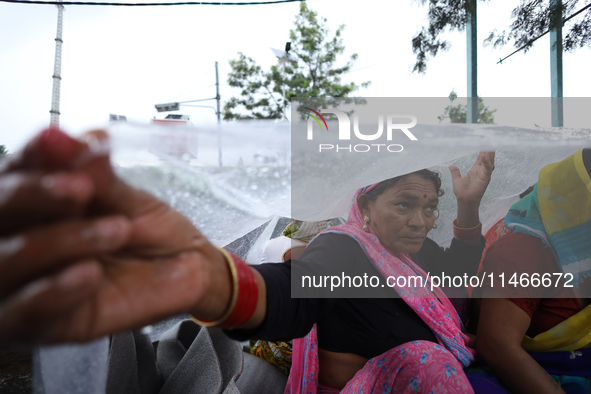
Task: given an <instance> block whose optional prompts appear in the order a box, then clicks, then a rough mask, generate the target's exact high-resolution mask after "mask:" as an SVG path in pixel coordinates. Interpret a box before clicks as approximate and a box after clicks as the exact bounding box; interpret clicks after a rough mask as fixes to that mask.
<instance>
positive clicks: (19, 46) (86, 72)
mask: <svg viewBox="0 0 591 394" xmlns="http://www.w3.org/2000/svg"><path fill="white" fill-rule="evenodd" d="M516 3H517V1H493V2H489V3H486V4H480V3H479V9H478V24H479V25H478V34H479V37H478V41H479V53H478V62H479V70H478V73H479V74H478V84H479V87H478V92H479V95H480V96H481V97H548V96H549V95H550V63H549V56H550V54H549V48H550V40H549V37H548V36H546V37H543V38H542V39H540V40H538V41H537V42H536V43H535V45H534V48H533V49H532V50H530V51H529V52H528V53H525V54H524V53H519V54H517V55H514V56H512V57H511V58H510V59H508V60H507V61H505V62H504V64H502V65H498V64H496V61H497V60H498V59H499V58H501V57H504V56H505V55H507V54H509V53H510V52H512V51H513V48H511V47H505V48H502V49H492V48H490V47H486V48H485V47H483V46H482V41H483V39H484V38H485V37H486V36H487V35H488V33H489V32H490V31H491V30H492V29H495V28H496V29H498V30H503V29H506V28H507V27H508V25H509V23H510V11H511V9H512V8H513V6H514V5H515V4H516ZM308 6H309V7H310V8H312V9H314V10H317V11H318V12H319V14H320V15H321V16H323V17H326V18H327V19H328V24H329V26H330V27H331V28H332V30H333V31H334V30H335V29H336V28H337V26H338V25H340V24H345V25H346V28H345V30H344V34H343V38H344V43H345V46H346V56H347V57H348V55H350V54H352V53H357V54H358V55H359V58H358V61H357V62H356V64H355V66H354V70H353V71H352V72H350V73H349V74H348V75H346V76H345V80H346V81H355V82H359V83H360V82H364V81H371V82H372V84H371V86H370V87H369V88H367V89H362V90H360V91H358V92H356V95H359V96H376V97H389V96H396V97H406V96H412V97H422V96H425V97H446V96H447V95H448V94H449V92H450V91H451V90H452V89H455V90H456V92H457V93H458V94H459V96H465V95H466V43H465V41H466V39H465V35H464V33H457V32H456V33H451V34H447V35H446V37H447V38H448V39H449V40H450V41H451V43H452V48H451V49H450V50H449V51H447V52H442V53H440V54H439V55H438V56H437V57H436V58H435V59H432V60H430V61H429V63H428V69H427V73H426V75H416V74H411V69H412V65H413V62H414V56H413V54H412V49H411V38H412V36H413V35H414V34H415V33H416V32H417V31H418V30H419V29H420V26H421V25H423V24H425V23H426V7H423V6H421V5H419V4H417V3H416V2H413V1H410V0H408V1H402V0H396V1H387V2H386V1H377V0H369V1H365V2H359V1H348V0H340V1H337V0H309V1H308ZM298 9H299V3H286V4H277V5H257V6H197V5H194V6H175V7H98V6H67V7H66V9H65V13H64V27H63V41H64V44H63V62H62V84H61V105H60V111H61V117H60V124H61V125H62V127H64V128H65V129H66V130H67V131H70V132H72V133H78V132H82V131H84V130H86V129H88V128H90V127H95V126H100V125H104V124H105V123H106V122H107V121H108V116H109V114H110V113H114V114H122V115H126V116H127V117H128V119H129V120H132V121H136V122H141V123H146V124H147V123H148V122H149V120H150V119H151V118H153V117H154V116H159V117H162V116H163V115H162V114H158V113H157V112H156V111H155V109H154V104H156V103H163V102H170V101H181V100H194V99H201V98H209V97H214V96H215V86H214V83H215V72H214V63H215V62H216V61H218V62H219V72H220V93H221V97H222V100H223V101H225V100H228V99H229V98H230V97H231V96H232V95H237V92H236V91H234V90H233V89H232V88H230V87H229V86H228V85H227V83H226V79H227V74H228V72H229V65H228V60H229V59H233V58H236V56H237V52H239V51H241V52H243V53H244V54H245V55H247V56H250V57H252V58H254V59H255V60H256V61H257V62H259V64H260V65H261V66H263V68H265V69H268V67H269V66H270V65H272V64H274V63H275V62H276V59H275V57H274V55H273V53H272V52H271V50H270V49H269V48H270V47H274V48H279V49H283V48H284V46H285V42H286V41H288V40H289V29H290V28H292V27H293V21H294V19H295V15H296V14H297V12H298ZM56 26H57V8H56V7H55V6H52V5H32V4H7V3H0V115H1V119H2V127H1V128H0V144H4V145H6V146H7V147H8V149H9V150H10V151H13V150H15V149H17V148H18V147H19V146H21V145H22V144H23V142H24V141H26V139H27V138H29V137H30V136H31V135H32V134H34V133H36V132H38V131H39V130H40V129H41V128H43V127H45V126H47V125H48V124H49V118H50V114H49V110H50V108H51V93H52V74H53V63H54V55H55V41H54V39H55V36H56ZM341 61H342V62H343V63H344V62H345V61H346V57H345V56H343V57H342V59H341ZM589 64H591V50H590V49H589V48H585V49H582V50H578V51H577V52H575V53H572V54H565V56H564V95H565V97H588V96H589V95H590V94H589V92H591V77H590V76H589V72H588V67H589ZM204 104H205V103H204ZM205 105H207V104H205ZM211 105H212V106H213V105H215V101H211ZM222 105H223V104H222ZM181 113H188V114H190V115H191V120H192V121H193V123H194V124H195V125H199V124H200V123H207V122H212V121H214V120H215V114H214V111H213V110H212V109H210V108H192V109H191V108H184V109H183V110H182V111H181Z"/></svg>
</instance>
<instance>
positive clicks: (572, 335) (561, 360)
mask: <svg viewBox="0 0 591 394" xmlns="http://www.w3.org/2000/svg"><path fill="white" fill-rule="evenodd" d="M590 172H591V150H589V149H584V150H581V151H578V152H576V153H575V154H573V155H571V156H569V157H567V158H566V159H564V160H563V161H561V162H559V163H554V164H550V165H548V166H546V167H544V168H543V169H542V170H541V171H540V175H539V179H538V182H537V184H536V186H535V187H534V190H533V191H532V193H531V194H529V195H528V196H526V197H524V198H523V199H521V200H520V201H518V202H517V203H515V204H514V205H513V206H512V207H511V209H510V210H509V212H508V214H507V217H506V218H505V223H504V224H505V227H507V229H508V230H509V233H508V234H506V235H504V236H503V237H502V238H501V239H499V240H498V241H497V242H496V243H495V244H493V245H491V247H490V248H489V249H488V251H487V253H486V256H485V258H484V263H483V271H484V276H485V278H486V281H485V282H484V283H485V286H484V288H483V290H482V293H481V294H482V297H483V299H482V305H481V310H480V317H479V322H478V331H477V339H476V348H477V351H478V353H479V355H480V356H482V358H483V359H484V361H486V363H487V365H488V366H489V367H490V368H491V369H492V371H493V372H494V373H495V374H496V375H497V376H498V377H499V378H500V380H501V381H502V382H503V383H504V384H505V385H506V386H507V388H508V389H509V390H511V392H514V393H565V392H566V393H571V392H572V393H575V392H576V393H589V392H591V383H590V379H589V377H590V376H591V349H590V348H589V347H590V343H591V305H588V304H589V302H588V299H587V298H585V297H589V292H590V291H589V277H590V276H591V179H590V177H589V173H590ZM571 286H572V287H571ZM585 289H587V291H585ZM501 297H502V298H501ZM469 376H470V375H469ZM489 381H490V380H489ZM471 382H472V383H473V384H474V380H471ZM475 392H477V393H478V392H479V391H478V389H477V387H475ZM504 392H506V391H504Z"/></svg>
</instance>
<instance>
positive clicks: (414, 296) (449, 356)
mask: <svg viewBox="0 0 591 394" xmlns="http://www.w3.org/2000/svg"><path fill="white" fill-rule="evenodd" d="M376 185H377V184H374V185H371V186H369V187H367V188H365V189H360V190H358V191H357V194H356V197H359V195H361V194H362V193H365V192H367V191H369V190H371V189H372V188H373V187H375V186H376ZM362 226H363V218H362V215H361V212H360V211H359V207H358V206H357V203H356V202H354V203H353V205H352V207H351V211H350V212H349V219H348V220H347V223H346V224H344V225H342V226H337V227H332V228H330V229H328V230H325V231H323V232H322V233H321V234H324V233H337V234H343V235H347V236H349V237H351V238H353V239H355V240H356V241H357V242H358V243H359V245H360V246H361V248H362V249H363V251H364V252H365V254H366V255H367V257H368V258H369V259H370V261H371V262H372V263H373V264H374V265H375V266H376V268H377V269H378V270H379V271H380V272H381V273H382V275H384V277H386V278H387V277H389V276H394V277H401V276H404V277H407V278H408V277H409V276H417V275H421V276H422V277H423V278H426V277H427V274H426V273H425V272H424V271H423V270H422V269H421V268H420V267H419V266H417V265H416V264H415V263H414V262H412V261H411V260H410V258H408V256H405V255H393V254H392V253H390V252H389V251H388V250H386V248H384V246H383V245H382V244H381V243H380V241H379V239H378V237H377V236H376V235H375V234H374V233H373V232H372V231H371V228H370V231H369V232H364V231H363V230H362ZM311 242H314V240H312V241H311ZM409 282H410V281H408V280H407V283H409ZM393 289H394V290H395V291H396V292H397V293H398V295H399V296H400V297H401V298H403V299H404V300H405V301H406V303H407V304H408V305H409V306H410V307H411V308H412V309H413V310H414V311H415V312H416V313H417V315H419V316H420V317H421V319H422V320H423V321H424V322H425V323H426V324H427V325H428V326H429V327H430V328H431V330H433V332H434V333H435V336H436V337H437V340H438V342H439V343H438V344H437V343H433V342H429V341H413V342H408V343H405V344H402V345H400V346H397V347H395V348H394V349H390V350H388V351H387V352H385V353H383V354H381V355H379V356H377V357H374V358H372V359H370V360H369V361H368V362H367V363H366V364H365V366H364V367H363V368H362V369H361V370H360V371H358V372H357V374H355V376H354V377H353V378H352V379H351V380H350V381H349V382H348V383H347V385H346V386H345V387H344V388H343V390H337V389H331V388H328V387H319V385H318V369H319V364H318V339H317V337H316V325H314V327H313V328H312V330H311V331H310V333H309V334H308V335H307V336H306V337H305V338H299V339H295V340H294V341H293V354H292V367H291V372H290V374H289V379H288V381H287V386H286V388H285V393H286V394H287V393H290V394H298V393H306V394H308V393H317V392H318V393H339V392H340V393H362V392H364V393H370V392H374V391H375V392H377V391H379V392H383V393H390V392H395V393H406V392H409V393H410V392H414V393H416V392H419V393H430V392H436V393H444V392H449V393H473V390H472V388H471V386H470V383H469V382H468V379H467V378H466V375H465V374H464V372H463V369H462V368H463V367H466V366H468V365H469V364H470V363H471V362H472V361H474V353H475V352H474V350H473V349H472V347H471V346H472V340H471V339H470V338H469V337H468V336H467V335H466V334H465V333H464V332H463V325H462V322H461V321H460V318H459V316H458V314H457V312H456V310H455V308H454V307H453V305H452V304H451V302H450V301H449V299H448V298H447V297H446V295H445V294H444V293H443V290H441V289H440V288H435V289H434V290H433V291H431V290H430V288H429V286H424V287H422V286H418V287H405V288H401V287H397V286H394V287H393Z"/></svg>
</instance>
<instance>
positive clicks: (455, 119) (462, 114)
mask: <svg viewBox="0 0 591 394" xmlns="http://www.w3.org/2000/svg"><path fill="white" fill-rule="evenodd" d="M448 97H449V101H450V105H448V106H447V107H445V109H444V110H443V114H442V115H439V116H438V117H437V119H439V122H443V121H444V120H445V119H449V121H450V122H451V123H466V106H465V105H463V104H457V105H454V101H455V100H456V99H457V98H458V94H457V93H456V91H455V90H452V91H451V93H450V94H449V96H448ZM495 112H497V110H496V109H492V110H491V109H488V107H485V106H484V101H483V100H482V98H480V97H478V120H477V122H476V123H489V124H492V123H495V116H494V114H495Z"/></svg>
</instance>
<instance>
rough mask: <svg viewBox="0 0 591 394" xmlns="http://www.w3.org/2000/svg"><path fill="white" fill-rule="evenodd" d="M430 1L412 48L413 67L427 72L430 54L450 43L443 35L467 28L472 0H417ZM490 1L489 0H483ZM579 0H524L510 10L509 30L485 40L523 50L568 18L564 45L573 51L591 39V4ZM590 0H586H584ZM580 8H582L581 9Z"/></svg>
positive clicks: (420, 0) (491, 33) (492, 34)
mask: <svg viewBox="0 0 591 394" xmlns="http://www.w3.org/2000/svg"><path fill="white" fill-rule="evenodd" d="M418 1H419V2H420V3H422V4H425V3H428V8H429V9H428V17H429V24H428V26H427V27H423V28H422V29H421V31H420V32H419V33H417V34H416V35H415V36H414V37H413V38H412V50H413V53H414V54H415V55H416V61H415V64H414V66H413V69H412V71H413V72H418V73H421V74H424V73H425V71H426V70H427V61H428V59H429V56H431V57H435V56H436V55H437V53H438V52H439V51H445V50H447V49H449V47H450V46H451V44H450V43H449V42H448V41H446V40H444V39H442V38H441V35H442V34H443V33H444V32H446V31H454V30H457V31H464V29H465V28H466V15H467V13H468V11H470V10H469V7H470V2H469V1H466V0H418ZM480 1H488V0H480ZM579 3H582V2H581V1H580V0H563V1H562V2H561V3H560V2H559V3H558V6H556V5H555V3H554V2H551V1H550V0H523V1H520V2H518V5H517V6H516V7H515V8H514V9H513V11H512V12H511V18H512V19H513V22H512V23H511V25H510V27H509V30H508V31H505V30H503V31H501V32H498V31H496V30H494V31H492V32H490V34H489V35H488V37H487V38H486V39H485V40H484V44H485V45H493V46H494V47H498V46H503V45H507V44H513V46H514V47H515V48H516V49H518V48H521V47H523V50H524V51H527V50H528V49H530V48H531V47H532V45H533V41H534V39H536V38H537V37H538V36H540V35H542V34H544V33H546V32H548V31H549V29H550V28H551V27H552V26H553V23H554V22H553V21H556V20H558V21H565V20H567V19H568V21H567V22H566V24H565V25H564V26H563V28H562V29H563V40H562V47H563V49H564V51H566V52H570V51H574V50H575V49H577V48H583V47H585V46H587V45H589V43H591V7H589V4H587V5H584V6H579V7H577V6H578V4H579ZM585 3H587V1H585ZM579 11H580V12H579Z"/></svg>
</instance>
